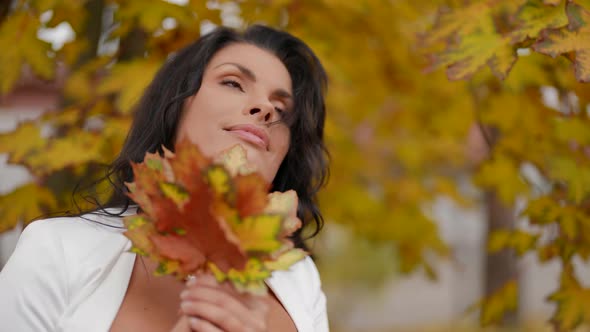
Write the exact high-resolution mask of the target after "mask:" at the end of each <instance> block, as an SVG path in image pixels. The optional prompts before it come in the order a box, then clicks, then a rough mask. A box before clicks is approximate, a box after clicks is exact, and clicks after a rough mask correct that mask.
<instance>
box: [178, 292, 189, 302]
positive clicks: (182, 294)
mask: <svg viewBox="0 0 590 332" xmlns="http://www.w3.org/2000/svg"><path fill="white" fill-rule="evenodd" d="M188 295H189V292H188V291H182V292H181V293H180V298H181V299H183V300H184V299H186V298H187V297H188Z"/></svg>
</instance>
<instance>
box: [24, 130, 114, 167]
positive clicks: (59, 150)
mask: <svg viewBox="0 0 590 332" xmlns="http://www.w3.org/2000/svg"><path fill="white" fill-rule="evenodd" d="M101 149H102V141H101V140H100V139H99V136H98V135H97V134H95V133H91V132H88V131H83V130H77V131H76V132H74V133H72V134H70V135H69V136H66V137H64V138H54V139H51V140H49V141H48V144H47V146H46V147H45V149H44V150H43V151H38V152H36V153H34V154H30V155H29V156H27V157H26V158H25V160H24V164H25V165H26V166H28V167H29V168H30V170H31V172H32V173H33V174H35V175H45V174H49V173H51V172H54V171H56V170H60V169H63V168H65V167H69V166H74V165H80V164H84V163H88V162H106V160H104V156H103V155H102V152H101Z"/></svg>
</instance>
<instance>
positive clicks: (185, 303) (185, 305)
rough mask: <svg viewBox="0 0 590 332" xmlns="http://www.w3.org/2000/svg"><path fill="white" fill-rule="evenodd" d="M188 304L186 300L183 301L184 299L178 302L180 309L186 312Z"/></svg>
mask: <svg viewBox="0 0 590 332" xmlns="http://www.w3.org/2000/svg"><path fill="white" fill-rule="evenodd" d="M188 306H189V303H188V302H185V301H182V302H180V309H182V311H185V312H186V311H187V310H188Z"/></svg>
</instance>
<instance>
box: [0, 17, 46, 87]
mask: <svg viewBox="0 0 590 332" xmlns="http://www.w3.org/2000/svg"><path fill="white" fill-rule="evenodd" d="M39 24H40V23H39V19H38V18H37V17H36V16H34V15H33V14H32V13H29V12H26V11H17V12H15V13H12V14H11V15H9V16H8V17H7V18H6V19H5V20H4V21H3V22H2V24H0V49H1V50H2V52H0V63H2V64H3V65H2V66H0V94H3V93H7V92H8V91H10V90H11V89H12V87H13V86H14V84H15V83H16V81H17V80H18V78H19V76H20V73H21V68H22V65H23V64H25V63H26V64H29V65H30V66H31V68H32V69H33V71H34V72H35V73H36V74H37V75H39V76H40V77H42V78H44V79H50V78H52V77H53V75H54V63H53V60H52V59H50V58H49V55H48V54H49V51H50V50H51V48H50V45H49V43H47V42H44V41H42V40H39V39H38V38H37V30H38V28H39ZM7 64H10V65H7Z"/></svg>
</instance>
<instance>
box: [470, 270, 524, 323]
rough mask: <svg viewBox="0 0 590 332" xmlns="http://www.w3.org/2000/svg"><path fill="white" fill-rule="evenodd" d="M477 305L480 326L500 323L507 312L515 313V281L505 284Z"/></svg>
mask: <svg viewBox="0 0 590 332" xmlns="http://www.w3.org/2000/svg"><path fill="white" fill-rule="evenodd" d="M479 305H480V306H481V313H480V316H479V320H480V322H481V324H482V325H484V326H487V325H490V324H494V323H498V322H500V321H501V320H502V318H503V317H504V315H505V314H506V313H507V312H509V311H515V310H516V308H517V306H518V284H517V283H516V281H515V280H511V281H509V282H507V283H506V284H504V285H503V286H502V287H501V288H499V289H498V290H496V291H495V292H494V293H493V294H492V295H490V296H489V297H487V298H486V299H484V300H483V301H482V302H481V303H480V304H479Z"/></svg>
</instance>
